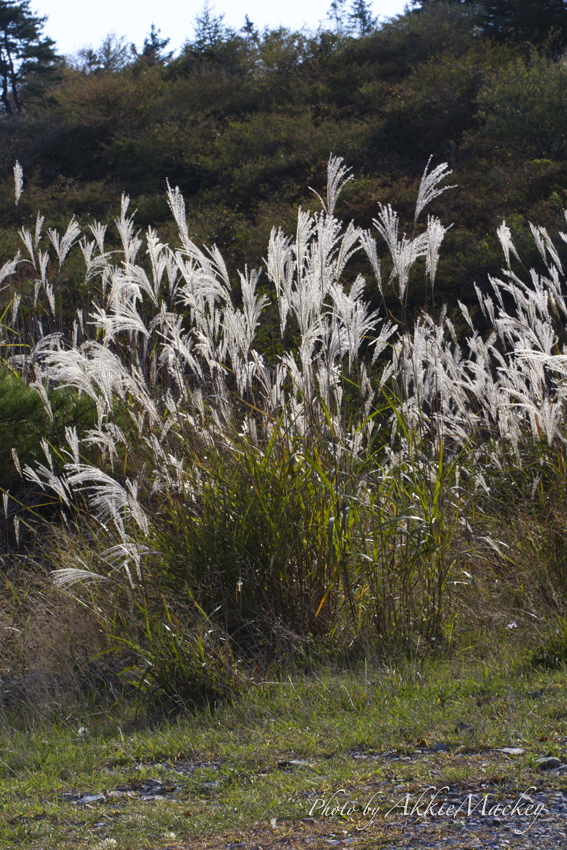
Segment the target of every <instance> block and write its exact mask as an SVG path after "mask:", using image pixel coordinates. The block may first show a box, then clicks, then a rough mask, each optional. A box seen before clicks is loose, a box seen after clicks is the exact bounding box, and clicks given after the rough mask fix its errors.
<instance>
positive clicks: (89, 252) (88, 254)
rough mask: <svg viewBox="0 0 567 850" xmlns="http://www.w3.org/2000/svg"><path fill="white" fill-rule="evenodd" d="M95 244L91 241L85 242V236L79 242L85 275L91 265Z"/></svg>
mask: <svg viewBox="0 0 567 850" xmlns="http://www.w3.org/2000/svg"><path fill="white" fill-rule="evenodd" d="M95 244H96V243H95V242H93V241H92V240H91V241H90V242H87V239H86V236H83V238H82V239H81V241H80V242H79V248H80V249H81V253H82V255H83V258H84V260H85V265H86V267H87V274H88V273H89V267H90V265H91V263H92V257H93V251H94V249H95Z"/></svg>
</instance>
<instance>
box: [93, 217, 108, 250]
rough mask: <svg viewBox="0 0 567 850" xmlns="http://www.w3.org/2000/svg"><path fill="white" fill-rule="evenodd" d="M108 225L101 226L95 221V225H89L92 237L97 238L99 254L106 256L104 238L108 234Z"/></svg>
mask: <svg viewBox="0 0 567 850" xmlns="http://www.w3.org/2000/svg"><path fill="white" fill-rule="evenodd" d="M106 228H107V225H106V224H101V223H100V222H98V221H95V223H94V224H89V229H90V231H91V233H92V235H93V236H94V238H95V242H96V244H97V248H98V250H99V253H100V254H101V255H103V256H104V237H105V234H106Z"/></svg>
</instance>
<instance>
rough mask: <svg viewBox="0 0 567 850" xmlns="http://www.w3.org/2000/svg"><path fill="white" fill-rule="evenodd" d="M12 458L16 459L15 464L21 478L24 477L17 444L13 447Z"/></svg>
mask: <svg viewBox="0 0 567 850" xmlns="http://www.w3.org/2000/svg"><path fill="white" fill-rule="evenodd" d="M12 460H13V461H14V466H15V467H16V470H17V472H18V475H19V476H20V478H22V467H21V466H20V459H19V457H18V452H17V451H16V448H15V446H13V447H12Z"/></svg>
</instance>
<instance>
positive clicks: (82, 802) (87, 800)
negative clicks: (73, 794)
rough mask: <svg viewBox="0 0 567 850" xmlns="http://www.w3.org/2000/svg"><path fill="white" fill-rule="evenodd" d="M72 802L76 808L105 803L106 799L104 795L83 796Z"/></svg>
mask: <svg viewBox="0 0 567 850" xmlns="http://www.w3.org/2000/svg"><path fill="white" fill-rule="evenodd" d="M74 802H75V805H76V806H90V805H91V804H92V803H106V797H105V796H104V794H85V795H84V797H80V799H78V800H75V801H74Z"/></svg>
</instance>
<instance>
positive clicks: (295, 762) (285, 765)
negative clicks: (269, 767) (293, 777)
mask: <svg viewBox="0 0 567 850" xmlns="http://www.w3.org/2000/svg"><path fill="white" fill-rule="evenodd" d="M278 767H279V769H280V770H289V769H290V768H294V767H311V768H312V765H310V764H309V762H308V761H300V760H299V759H290V760H289V761H279V762H278Z"/></svg>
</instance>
